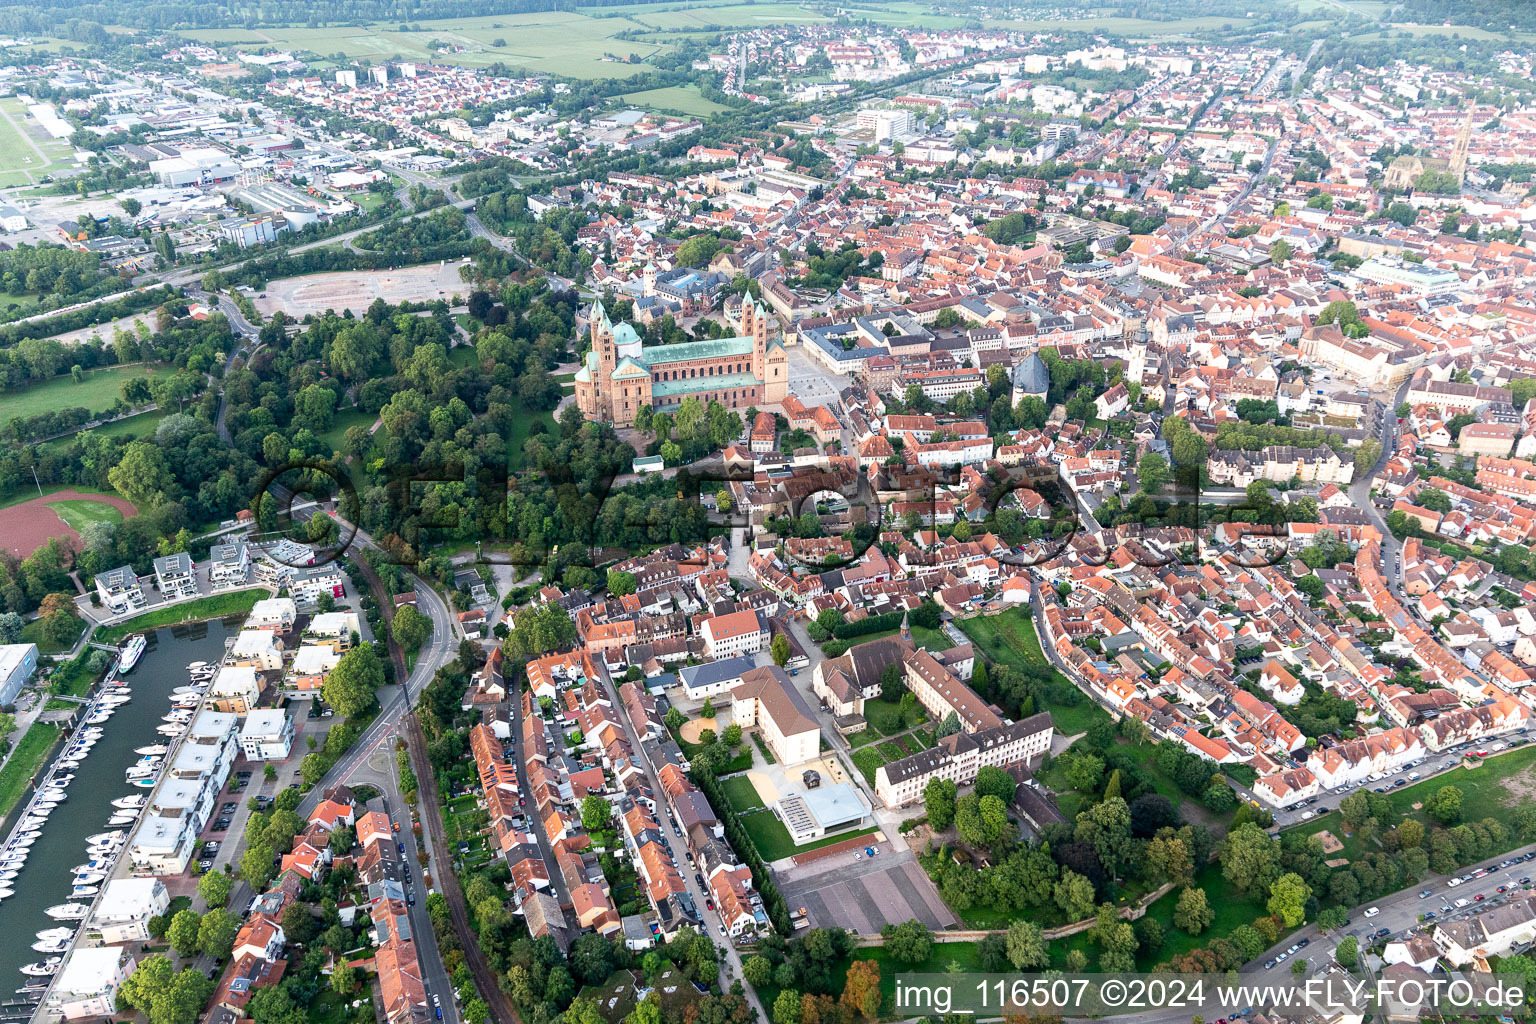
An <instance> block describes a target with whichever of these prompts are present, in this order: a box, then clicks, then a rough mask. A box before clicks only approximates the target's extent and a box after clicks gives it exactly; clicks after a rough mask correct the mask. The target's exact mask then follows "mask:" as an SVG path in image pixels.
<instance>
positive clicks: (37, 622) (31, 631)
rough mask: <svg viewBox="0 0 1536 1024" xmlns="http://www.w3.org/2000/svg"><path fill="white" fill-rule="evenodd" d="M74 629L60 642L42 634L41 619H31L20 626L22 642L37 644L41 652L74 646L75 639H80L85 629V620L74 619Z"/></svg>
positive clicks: (50, 651) (46, 652)
mask: <svg viewBox="0 0 1536 1024" xmlns="http://www.w3.org/2000/svg"><path fill="white" fill-rule="evenodd" d="M74 621H75V629H74V630H73V631H72V632H71V633H70V635H69V636H68V637H67V638H66V639H65V640H64V641H63V642H62V643H59V642H56V641H54V640H51V639H49V638H48V637H46V636H44V635H43V620H42V619H33V620H32V621H30V622H28V623H27V624H26V625H25V626H22V627H21V639H22V641H23V642H24V643H29V644H37V649H38V650H39V651H40V652H42V653H43V654H58V653H59V652H60V651H67V650H69V649H70V648H71V647H73V646H75V641H76V640H79V639H80V634H81V633H82V632H84V631H85V620H84V619H75V620H74Z"/></svg>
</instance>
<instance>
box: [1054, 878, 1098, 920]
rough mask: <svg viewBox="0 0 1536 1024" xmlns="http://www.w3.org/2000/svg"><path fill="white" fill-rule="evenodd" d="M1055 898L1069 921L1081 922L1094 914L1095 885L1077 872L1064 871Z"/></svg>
mask: <svg viewBox="0 0 1536 1024" xmlns="http://www.w3.org/2000/svg"><path fill="white" fill-rule="evenodd" d="M1053 897H1054V899H1055V901H1056V906H1057V907H1058V908H1059V909H1060V910H1061V912H1062V914H1063V915H1064V916H1065V917H1066V919H1067V920H1068V921H1080V920H1082V919H1083V918H1085V917H1087V916H1088V915H1089V914H1091V913H1093V897H1094V892H1093V883H1092V882H1090V881H1088V879H1086V878H1084V877H1083V876H1082V875H1080V874H1078V873H1077V872H1076V871H1071V870H1063V871H1062V873H1061V878H1060V879H1059V880H1058V881H1057V882H1056V886H1055V890H1054V892H1053Z"/></svg>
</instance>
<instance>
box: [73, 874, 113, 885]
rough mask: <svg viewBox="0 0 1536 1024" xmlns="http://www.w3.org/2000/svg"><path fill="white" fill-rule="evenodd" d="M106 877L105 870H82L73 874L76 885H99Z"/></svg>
mask: <svg viewBox="0 0 1536 1024" xmlns="http://www.w3.org/2000/svg"><path fill="white" fill-rule="evenodd" d="M106 878H107V873H106V872H105V871H82V872H80V873H79V874H78V875H76V876H75V878H74V882H75V884H76V885H99V884H100V883H101V882H104V881H106Z"/></svg>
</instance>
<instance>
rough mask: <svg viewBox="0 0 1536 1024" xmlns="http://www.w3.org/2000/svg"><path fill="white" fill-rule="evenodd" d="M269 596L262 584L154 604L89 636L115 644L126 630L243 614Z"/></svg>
mask: <svg viewBox="0 0 1536 1024" xmlns="http://www.w3.org/2000/svg"><path fill="white" fill-rule="evenodd" d="M271 596H272V593H271V591H268V590H266V589H264V588H262V587H252V588H251V589H250V590H237V591H235V592H234V593H233V594H215V595H214V596H212V597H199V598H197V599H196V600H193V601H183V602H181V603H179V604H173V605H170V606H169V607H166V608H156V609H155V610H154V611H152V612H145V613H144V614H143V615H136V616H134V617H133V618H131V619H128V620H127V621H126V622H119V623H118V624H117V625H115V626H108V627H107V628H105V629H98V630H97V631H96V633H95V635H94V636H92V637H91V639H92V640H97V641H100V642H101V643H104V644H115V643H117V642H118V641H120V640H122V639H123V638H124V637H126V636H127V635H128V634H130V633H142V632H144V631H145V630H147V629H159V628H160V627H161V626H174V625H176V624H177V623H180V622H198V621H202V620H204V619H222V618H223V617H224V616H226V615H244V614H245V613H246V612H249V611H250V610H251V606H252V605H254V604H255V603H256V602H257V601H260V600H261V599H262V598H264V597H271Z"/></svg>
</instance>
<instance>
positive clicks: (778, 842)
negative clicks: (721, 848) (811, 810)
mask: <svg viewBox="0 0 1536 1024" xmlns="http://www.w3.org/2000/svg"><path fill="white" fill-rule="evenodd" d="M740 820H741V823H742V825H743V826H745V827H746V830H747V835H749V836H751V837H752V842H753V843H754V844H755V845H756V846H757V852H758V853H759V854H761V855H762V858H763V860H765V861H775V860H779V859H781V858H784V857H793V856H794V855H795V854H797V853H806V852H807V851H810V850H817V849H820V848H821V847H823V846H831V845H832V844H833V843H840V842H842V841H843V840H845V839H851V838H853V837H854V836H867V835H869V834H871V833H873V832H878V831H880V830H879V829H878V828H866V829H861V830H854V831H848V832H836V833H833V834H832V835H829V836H822V837H821V838H820V839H813V840H811V841H810V842H808V843H806V844H805V845H803V846H796V845H795V841H794V840H793V839H791V838H790V837H789V829H787V828H785V827H784V823H783V822H782V821H780V820H779V816H778V815H777V814H775V813H774V812H773V811H770V810H767V809H764V810H761V811H752V812H751V813H749V814H743V815H740Z"/></svg>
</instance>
